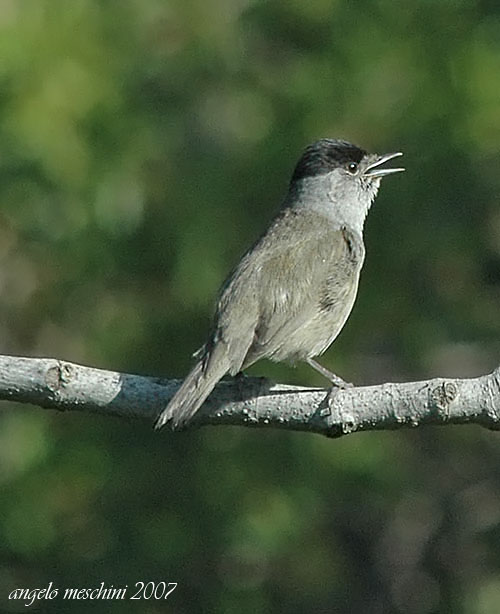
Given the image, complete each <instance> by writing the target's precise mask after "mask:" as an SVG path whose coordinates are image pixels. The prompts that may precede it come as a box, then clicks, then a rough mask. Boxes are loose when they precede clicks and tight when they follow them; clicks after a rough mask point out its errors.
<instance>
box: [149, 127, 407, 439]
mask: <svg viewBox="0 0 500 614" xmlns="http://www.w3.org/2000/svg"><path fill="white" fill-rule="evenodd" d="M401 155H403V154H402V153H401V152H397V153H389V154H382V155H379V154H374V153H367V152H366V151H365V150H364V149H361V148H360V147H358V146H356V145H353V144H351V143H349V142H347V141H345V140H341V139H332V138H322V139H320V140H318V141H316V142H314V143H312V144H311V145H309V146H308V147H306V149H305V150H304V151H303V153H302V155H301V157H300V159H299V161H298V162H297V164H296V166H295V169H294V171H293V174H292V177H291V181H290V184H289V188H288V192H287V194H286V196H285V198H284V200H283V203H282V205H281V207H280V209H279V211H278V213H277V214H276V216H275V217H274V219H273V220H272V221H271V223H270V225H269V227H268V228H267V230H266V231H265V232H264V233H263V234H262V235H261V237H260V238H259V239H258V240H257V241H256V242H255V243H254V245H253V246H252V247H250V249H248V251H247V252H246V253H245V254H244V255H243V257H242V258H241V260H240V261H239V263H238V264H237V265H236V267H235V268H234V269H233V270H232V272H231V273H230V274H229V276H228V277H227V279H226V281H225V282H224V283H223V284H222V286H221V289H220V291H219V294H218V299H217V302H216V308H215V314H214V318H213V322H212V327H211V330H210V334H209V335H208V340H207V341H206V343H205V344H204V345H203V346H202V347H201V348H200V349H199V350H198V352H197V353H195V357H196V363H195V365H194V367H193V368H192V370H191V371H190V373H189V374H188V375H187V377H186V378H185V379H184V381H183V383H182V384H181V386H180V387H179V389H178V390H177V392H176V393H175V394H174V396H173V397H172V399H171V400H170V402H169V403H168V405H167V406H166V407H165V409H164V410H163V411H162V413H161V414H160V416H159V418H158V419H157V422H156V425H155V426H156V428H157V429H159V428H161V427H163V426H164V425H165V424H167V423H168V424H169V426H170V427H171V429H172V430H180V429H183V428H186V426H187V425H188V424H189V422H190V421H191V420H192V419H193V416H194V415H195V414H196V412H198V410H199V409H200V407H201V406H202V405H203V403H204V401H205V400H206V398H207V397H208V395H209V394H210V393H211V392H212V390H213V389H214V387H215V385H216V384H217V382H218V381H219V380H220V379H221V378H222V377H224V376H225V375H228V374H229V375H231V376H235V375H237V374H238V373H240V372H241V371H243V370H244V369H246V368H247V367H249V366H250V365H252V364H254V363H255V362H256V361H258V360H260V359H261V358H267V359H270V360H272V361H277V362H282V361H285V362H289V363H292V364H294V363H296V362H298V361H303V362H306V363H308V364H309V365H310V366H311V367H312V368H314V369H315V370H317V371H319V372H320V373H321V374H322V375H323V376H325V377H327V378H328V379H329V380H330V382H331V383H332V384H333V385H334V386H337V387H345V386H346V385H347V384H346V382H344V380H342V379H341V378H340V377H338V376H337V375H335V374H334V373H330V371H328V370H327V369H326V368H325V367H323V366H322V365H321V364H320V363H318V362H317V361H316V360H315V358H316V357H317V356H320V355H321V354H323V352H324V351H325V350H326V349H327V348H328V347H329V346H330V345H331V344H332V342H333V341H334V340H335V339H336V337H337V336H338V334H339V333H340V331H341V330H342V328H343V326H344V324H345V322H346V320H347V318H348V317H349V314H350V313H351V310H352V307H353V305H354V301H355V298H356V295H357V291H358V283H359V276H360V272H361V269H362V266H363V262H364V259H365V246H364V241H363V227H364V222H365V218H366V216H367V214H368V211H369V210H370V207H371V205H372V203H373V201H374V199H375V197H376V195H377V192H378V190H379V187H380V183H381V179H382V177H384V176H386V175H390V174H394V173H399V172H401V171H403V170H404V168H399V167H398V168H388V167H383V166H382V165H384V164H385V163H386V162H388V161H389V160H392V159H393V158H396V157H398V156H401Z"/></svg>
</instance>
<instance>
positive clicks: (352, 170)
mask: <svg viewBox="0 0 500 614" xmlns="http://www.w3.org/2000/svg"><path fill="white" fill-rule="evenodd" d="M347 170H348V171H349V172H350V173H351V175H354V173H355V172H356V171H357V170H358V165H357V164H356V162H351V163H350V164H348V165H347Z"/></svg>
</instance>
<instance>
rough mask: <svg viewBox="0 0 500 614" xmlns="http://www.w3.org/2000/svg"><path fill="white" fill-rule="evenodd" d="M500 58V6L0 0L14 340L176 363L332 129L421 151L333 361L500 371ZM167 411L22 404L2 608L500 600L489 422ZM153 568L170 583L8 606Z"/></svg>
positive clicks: (4, 305)
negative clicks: (150, 596) (195, 421)
mask: <svg viewBox="0 0 500 614" xmlns="http://www.w3.org/2000/svg"><path fill="white" fill-rule="evenodd" d="M499 76H500V5H499V4H498V3H497V2H493V1H491V0H489V1H488V0H484V1H481V2H480V1H467V2H465V1H460V0H455V1H452V0H442V1H440V2H438V1H434V2H433V1H431V0H418V1H415V2H410V1H409V0H407V1H403V2H391V1H389V0H376V1H369V0H349V1H348V2H347V1H344V2H342V1H340V0H337V1H335V0H333V1H332V0H314V1H310V2H305V1H304V0H286V1H285V0H281V1H280V0H272V1H269V2H265V1H253V0H238V1H236V0H218V1H216V0H190V1H185V0H172V1H170V2H167V1H164V0H121V1H120V2H118V1H108V2H104V1H102V0H101V1H99V0H71V1H68V0H23V1H22V2H20V1H16V0H4V1H3V2H1V3H0V341H1V342H0V351H1V352H2V353H6V354H7V353H11V354H19V355H28V356H53V357H58V358H64V359H67V360H71V361H75V362H81V363H84V364H89V365H93V366H99V367H102V368H109V369H116V370H124V371H128V372H135V373H142V374H148V375H161V376H171V377H174V376H175V377H181V376H182V375H184V374H185V373H186V372H187V369H188V368H189V366H190V365H191V364H192V359H191V354H192V352H193V351H194V350H195V349H196V348H197V347H198V346H199V345H200V344H201V343H203V341H204V338H205V335H206V332H207V329H208V326H209V321H210V315H211V311H212V306H213V301H214V297H215V294H216V291H217V288H218V286H219V284H220V283H221V282H222V280H223V279H224V277H225V275H226V274H227V272H228V270H229V269H230V268H231V267H232V266H233V265H234V264H235V262H236V261H237V259H238V257H239V256H240V254H241V253H242V252H243V251H244V250H245V249H246V248H247V247H248V245H249V244H251V243H252V242H253V240H254V239H255V238H256V237H257V236H258V235H259V233H260V232H261V231H262V230H263V229H264V228H265V227H266V225H267V223H268V221H269V219H270V218H271V217H272V216H273V214H274V213H275V211H276V209H277V207H278V206H279V203H280V200H281V199H282V197H283V195H284V192H285V190H286V188H287V183H288V181H289V177H290V173H291V171H292V168H293V166H294V164H295V162H296V160H297V158H298V156H299V154H300V152H301V150H302V149H303V147H304V146H305V145H306V144H307V143H309V142H311V141H313V140H315V139H317V138H319V137H323V136H329V137H339V138H346V139H348V140H350V141H352V142H354V143H356V144H358V145H360V146H362V147H364V148H366V149H368V150H370V151H378V152H386V151H394V150H396V151H397V150H401V151H403V152H404V153H405V157H404V166H405V167H406V169H407V171H406V173H404V174H402V175H398V176H395V177H390V178H387V179H385V180H384V181H383V185H382V189H381V193H380V195H379V197H378V199H377V201H376V204H375V206H374V207H373V209H372V211H371V212H370V215H369V217H368V220H367V224H366V235H365V242H366V246H367V260H366V264H365V268H364V270H363V274H362V279H361V286H360V292H359V296H358V300H357V303H356V306H355V309H354V311H353V313H352V315H351V317H350V319H349V321H348V323H347V325H346V327H345V330H344V331H343V333H342V334H341V336H340V337H339V339H338V341H337V342H336V343H335V344H334V346H333V347H332V349H331V350H330V351H329V352H328V353H327V354H326V355H325V357H324V359H323V364H325V365H326V366H328V367H330V368H331V369H333V370H335V371H336V372H338V373H339V374H340V375H342V376H343V377H344V378H346V379H348V380H351V381H353V382H355V383H359V384H367V383H378V382H383V381H388V380H391V381H406V380H410V379H417V378H428V377H433V376H454V377H455V376H456V377H471V376H475V375H480V374H484V373H487V372H489V371H491V370H492V369H493V368H495V367H496V366H497V365H498V363H499V362H500V360H499V356H500V317H499V307H500V205H499V198H498V194H499V191H500V173H499V169H500V147H499V143H500V79H499ZM252 373H258V374H262V375H267V376H269V377H272V378H274V379H276V380H279V381H282V382H286V383H300V384H307V385H324V380H322V379H321V377H320V376H318V375H317V374H315V373H314V372H312V371H311V370H310V369H309V368H307V367H304V366H298V367H297V368H291V367H288V366H286V365H271V364H269V363H266V362H262V363H259V364H257V365H256V366H255V367H253V368H252ZM151 427H152V425H150V424H147V423H143V422H127V421H124V420H118V419H111V418H99V417H97V416H95V415H85V414H78V413H71V412H70V413H66V414H61V413H57V412H53V411H44V410H41V409H39V408H29V407H26V406H17V405H9V404H3V405H2V409H1V413H0V488H1V497H0V594H1V598H2V600H5V601H4V602H3V605H2V606H1V607H2V608H4V609H5V611H6V612H21V611H22V612H24V611H28V610H29V611H32V610H33V611H39V612H54V613H56V612H68V611H71V612H88V611H90V610H92V611H93V612H109V611H113V612H114V611H116V612H118V611H119V612H137V611H140V612H146V613H151V614H155V613H157V612H167V611H168V612H176V613H192V612H193V613H194V612H222V613H225V612H228V613H229V612H231V613H232V612H244V613H246V612H252V613H253V612H289V613H310V612H325V613H326V612H328V613H331V612H339V613H344V612H363V613H365V612H366V613H370V614H371V613H373V614H379V613H384V614H385V613H395V614H397V613H405V614H406V613H410V614H420V613H435V612H436V613H437V612H439V613H441V612H443V613H444V612H449V613H453V614H462V613H463V614H497V613H498V611H499V608H500V606H499V603H500V439H499V435H498V434H496V433H491V432H488V431H486V430H483V429H480V428H479V427H474V426H470V427H452V428H450V427H448V428H430V427H427V428H421V429H416V430H408V431H402V432H383V433H366V434H361V435H353V436H349V437H346V438H344V439H341V440H327V439H326V438H321V437H319V436H315V435H308V434H298V433H287V432H283V431H272V430H267V431H266V430H258V431H254V430H249V429H244V428H230V427H226V428H205V429H201V430H199V431H196V432H190V433H185V434H175V435H173V434H170V433H168V432H161V433H160V434H158V433H155V432H153V430H152V428H151ZM149 580H151V581H161V580H165V581H167V582H168V581H174V582H178V587H177V589H176V590H175V591H174V593H173V594H172V595H171V597H170V598H169V600H168V601H167V602H166V603H165V602H162V601H154V600H149V601H145V600H144V601H128V600H127V601H123V602H119V603H110V602H105V601H101V602H99V601H97V602H92V603H89V602H87V601H74V602H71V603H68V602H64V601H62V600H61V599H56V600H54V601H52V602H41V603H39V604H38V605H34V606H32V607H31V608H29V609H28V608H26V607H25V606H24V604H23V603H21V602H13V601H10V602H9V601H7V600H6V597H7V595H8V594H9V592H10V591H11V590H13V589H14V588H18V587H25V588H36V587H40V588H41V587H44V586H47V584H48V582H49V581H52V582H53V584H54V585H55V586H56V587H58V588H59V589H64V588H67V587H91V588H92V587H96V586H99V585H100V583H101V582H105V583H106V585H108V586H109V585H113V586H115V587H121V586H125V585H128V586H129V591H130V590H131V588H132V587H133V585H134V583H135V582H137V581H144V582H147V581H149ZM129 594H130V592H129Z"/></svg>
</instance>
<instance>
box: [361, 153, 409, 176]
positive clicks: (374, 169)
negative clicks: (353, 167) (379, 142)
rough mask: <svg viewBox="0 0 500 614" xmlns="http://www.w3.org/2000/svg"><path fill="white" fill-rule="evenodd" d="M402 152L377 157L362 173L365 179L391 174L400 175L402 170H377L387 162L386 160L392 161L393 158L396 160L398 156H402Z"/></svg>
mask: <svg viewBox="0 0 500 614" xmlns="http://www.w3.org/2000/svg"><path fill="white" fill-rule="evenodd" d="M402 155H403V154H402V152H400V151H398V152H397V153H390V154H382V155H381V156H378V158H377V159H376V160H375V162H372V163H371V164H369V165H368V166H367V167H366V169H365V172H364V173H363V174H364V175H365V176H366V177H383V176H384V175H392V173H400V172H401V171H404V170H405V169H404V168H379V166H380V165H381V164H384V162H387V161H388V160H392V159H393V158H397V157H398V156H402Z"/></svg>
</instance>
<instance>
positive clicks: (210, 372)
mask: <svg viewBox="0 0 500 614" xmlns="http://www.w3.org/2000/svg"><path fill="white" fill-rule="evenodd" d="M227 370H228V369H227V364H226V362H225V361H221V362H219V363H218V364H214V363H213V362H211V364H210V366H209V367H208V368H206V367H205V365H204V361H203V360H200V361H199V362H197V363H196V365H195V366H194V368H193V370H192V371H191V372H190V373H189V375H188V376H187V377H186V379H185V380H184V381H183V382H182V385H181V387H180V388H179V390H178V391H177V392H176V393H175V394H174V396H173V397H172V399H171V400H170V403H169V404H168V405H167V407H166V408H165V409H164V410H163V412H162V413H161V414H160V417H159V418H158V420H157V421H156V424H155V428H157V429H160V428H161V427H162V426H163V425H164V424H166V423H167V422H169V423H170V426H171V427H172V430H177V429H181V428H183V427H184V426H186V424H187V423H188V422H189V421H190V420H191V418H192V417H193V416H194V414H195V413H196V412H197V411H198V409H199V408H200V407H201V406H202V405H203V403H204V401H205V399H206V398H207V397H208V395H209V394H210V393H211V392H212V390H213V389H214V388H215V385H216V384H217V382H218V381H219V380H220V379H221V377H222V376H223V375H225V373H226V372H227Z"/></svg>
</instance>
